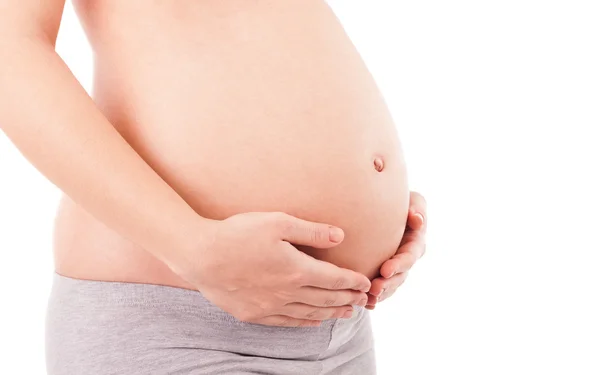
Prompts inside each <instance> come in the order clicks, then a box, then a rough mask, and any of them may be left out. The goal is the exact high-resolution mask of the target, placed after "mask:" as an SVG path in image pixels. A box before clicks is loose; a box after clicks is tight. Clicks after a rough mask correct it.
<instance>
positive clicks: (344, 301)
mask: <svg viewBox="0 0 600 375" xmlns="http://www.w3.org/2000/svg"><path fill="white" fill-rule="evenodd" d="M295 297H296V298H295V299H296V301H294V302H298V303H303V304H306V305H310V306H313V307H336V306H346V305H357V306H365V305H366V304H367V299H368V297H367V294H366V293H364V292H359V291H357V290H327V289H321V288H315V287H312V286H305V287H302V288H301V289H300V290H299V291H298V292H297V293H296V294H295Z"/></svg>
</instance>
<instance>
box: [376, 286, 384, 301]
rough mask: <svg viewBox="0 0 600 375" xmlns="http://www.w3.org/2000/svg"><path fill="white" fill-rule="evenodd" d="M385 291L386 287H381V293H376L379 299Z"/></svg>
mask: <svg viewBox="0 0 600 375" xmlns="http://www.w3.org/2000/svg"><path fill="white" fill-rule="evenodd" d="M383 292H385V288H381V291H380V292H379V293H377V295H376V297H377V300H379V296H380V295H382V294H383Z"/></svg>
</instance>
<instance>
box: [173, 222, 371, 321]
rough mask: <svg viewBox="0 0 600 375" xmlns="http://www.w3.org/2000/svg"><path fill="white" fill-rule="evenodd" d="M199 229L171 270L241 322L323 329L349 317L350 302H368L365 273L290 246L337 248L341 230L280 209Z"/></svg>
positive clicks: (368, 286)
mask: <svg viewBox="0 0 600 375" xmlns="http://www.w3.org/2000/svg"><path fill="white" fill-rule="evenodd" d="M206 225H207V226H206ZM202 231H203V234H206V236H203V238H204V240H203V241H202V242H203V244H201V245H196V246H195V248H190V249H188V251H186V253H187V255H186V258H185V260H184V261H179V262H177V263H178V264H175V265H174V267H172V268H173V270H174V271H175V272H177V273H178V274H179V275H180V276H181V277H183V278H184V279H185V280H186V281H188V282H190V283H191V284H192V285H194V286H195V287H196V288H197V289H198V290H199V291H200V292H201V293H202V294H203V295H204V297H206V298H207V299H208V300H209V301H211V302H212V303H213V304H215V305H216V306H218V307H220V308H221V309H223V310H225V311H226V312H228V313H230V314H231V315H233V316H234V317H236V318H237V319H239V320H241V321H245V322H251V323H258V324H264V325H273V326H292V327H298V326H318V325H319V324H320V321H322V320H325V319H330V318H340V317H347V318H349V317H350V316H351V314H352V310H353V309H352V305H359V306H365V305H366V304H367V294H366V292H367V291H368V290H369V289H370V287H371V283H370V281H369V279H368V278H367V277H366V276H364V275H362V274H360V273H358V272H354V271H351V270H347V269H343V268H339V267H337V266H335V265H333V264H331V263H328V262H324V261H320V260H317V259H315V258H313V257H311V256H309V255H306V254H305V253H303V252H301V251H299V250H298V249H296V248H295V247H294V246H292V245H291V244H292V243H293V244H298V245H306V246H311V247H314V248H320V249H326V248H330V247H333V246H336V245H338V244H339V243H340V242H341V241H342V240H343V237H344V233H343V231H342V230H341V229H339V228H334V227H332V226H330V225H327V224H319V223H312V222H308V221H305V220H301V219H298V218H296V217H293V216H290V215H287V214H284V213H279V212H278V213H262V212H251V213H243V214H238V215H234V216H231V217H229V218H227V219H225V220H223V221H211V224H205V226H204V228H203V229H202Z"/></svg>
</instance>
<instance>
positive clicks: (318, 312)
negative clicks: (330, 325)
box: [280, 303, 354, 320]
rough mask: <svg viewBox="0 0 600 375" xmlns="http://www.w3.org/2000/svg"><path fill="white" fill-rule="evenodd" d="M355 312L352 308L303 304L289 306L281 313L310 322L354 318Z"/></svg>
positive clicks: (282, 309)
mask: <svg viewBox="0 0 600 375" xmlns="http://www.w3.org/2000/svg"><path fill="white" fill-rule="evenodd" d="M353 312H354V310H353V308H352V306H339V307H315V306H310V305H306V304H303V303H290V304H287V305H285V306H284V307H283V308H281V311H280V313H281V314H282V315H286V316H290V317H292V318H296V319H308V320H326V319H335V318H345V319H348V318H350V317H352V314H353Z"/></svg>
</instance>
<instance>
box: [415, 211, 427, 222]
mask: <svg viewBox="0 0 600 375" xmlns="http://www.w3.org/2000/svg"><path fill="white" fill-rule="evenodd" d="M415 216H417V217H419V218H420V220H421V224H423V223H424V222H425V218H424V217H423V215H422V214H421V213H420V212H417V213H416V214H415Z"/></svg>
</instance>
